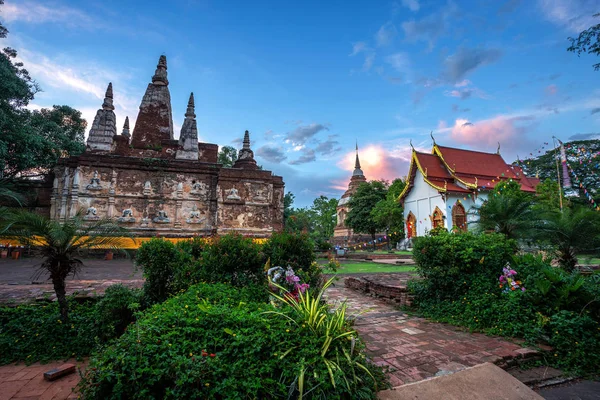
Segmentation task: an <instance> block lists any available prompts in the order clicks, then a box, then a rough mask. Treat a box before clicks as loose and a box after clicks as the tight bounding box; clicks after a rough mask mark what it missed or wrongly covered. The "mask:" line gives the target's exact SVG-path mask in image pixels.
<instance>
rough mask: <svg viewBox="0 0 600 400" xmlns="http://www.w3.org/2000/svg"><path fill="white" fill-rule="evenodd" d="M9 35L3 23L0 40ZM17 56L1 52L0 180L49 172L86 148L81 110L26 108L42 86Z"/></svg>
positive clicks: (9, 52) (8, 50)
mask: <svg viewBox="0 0 600 400" xmlns="http://www.w3.org/2000/svg"><path fill="white" fill-rule="evenodd" d="M1 4H3V1H0V5H1ZM7 33H8V30H7V29H6V28H5V27H4V26H2V25H1V24H0V38H4V37H6V35H7ZM16 56H17V52H16V51H15V50H14V49H11V48H8V47H7V48H5V49H4V50H3V51H2V52H0V178H14V177H15V176H23V175H30V174H32V173H33V174H44V173H48V172H49V171H50V170H51V169H52V167H54V165H56V162H57V160H58V158H59V157H61V156H69V155H77V154H79V153H81V152H82V151H83V150H84V149H85V147H84V145H83V140H84V132H85V127H86V122H85V120H83V119H82V118H81V113H80V112H79V111H76V110H74V109H72V108H70V107H67V106H54V107H53V108H52V109H42V110H40V111H30V110H27V109H26V108H25V106H27V105H28V104H29V102H30V101H31V100H32V99H33V97H34V95H35V94H36V93H37V92H38V91H39V87H38V85H37V84H36V83H35V81H34V80H33V79H32V78H31V76H30V75H29V72H28V71H27V70H26V69H25V68H24V67H23V63H20V62H16V61H15V58H16Z"/></svg>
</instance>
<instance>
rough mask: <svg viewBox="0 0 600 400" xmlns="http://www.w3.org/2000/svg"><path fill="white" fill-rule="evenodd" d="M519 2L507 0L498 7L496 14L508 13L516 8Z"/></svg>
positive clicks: (517, 0)
mask: <svg viewBox="0 0 600 400" xmlns="http://www.w3.org/2000/svg"><path fill="white" fill-rule="evenodd" d="M520 4H521V0H507V1H506V2H505V3H504V4H502V5H501V6H500V8H498V14H509V13H511V12H513V11H515V10H516V9H517V7H519V5H520Z"/></svg>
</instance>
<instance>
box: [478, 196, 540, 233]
mask: <svg viewBox="0 0 600 400" xmlns="http://www.w3.org/2000/svg"><path fill="white" fill-rule="evenodd" d="M533 204H534V203H533V201H532V200H531V199H530V198H528V197H524V196H490V198H489V199H487V200H486V201H485V202H483V204H480V205H475V206H473V207H472V208H471V210H470V211H469V213H470V214H471V215H475V216H476V218H477V221H476V222H475V223H476V225H477V226H478V228H479V230H481V231H493V232H497V233H502V234H504V235H505V236H506V237H507V238H509V239H520V238H524V237H527V236H528V234H529V233H530V232H531V230H532V228H533V227H534V226H535V224H536V223H535V222H536V221H537V220H538V219H539V218H538V216H537V213H536V211H535V209H534V208H533Z"/></svg>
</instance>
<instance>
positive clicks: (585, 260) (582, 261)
mask: <svg viewBox="0 0 600 400" xmlns="http://www.w3.org/2000/svg"><path fill="white" fill-rule="evenodd" d="M577 263H578V264H579V265H600V258H595V257H592V258H589V257H586V256H579V257H577Z"/></svg>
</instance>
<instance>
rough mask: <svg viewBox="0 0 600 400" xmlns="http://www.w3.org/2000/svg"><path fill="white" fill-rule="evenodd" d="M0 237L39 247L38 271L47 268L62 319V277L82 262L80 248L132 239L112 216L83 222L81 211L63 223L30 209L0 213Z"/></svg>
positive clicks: (117, 244)
mask: <svg viewBox="0 0 600 400" xmlns="http://www.w3.org/2000/svg"><path fill="white" fill-rule="evenodd" d="M0 217H1V218H0V236H1V237H4V238H8V239H12V240H16V241H19V242H20V243H21V244H22V245H25V246H34V247H39V248H40V249H41V252H42V257H43V258H44V261H43V262H42V264H41V266H40V270H41V271H44V270H45V271H48V272H49V273H50V279H51V280H52V284H53V286H54V291H55V292H56V298H57V301H58V304H59V308H60V314H61V318H62V320H63V321H64V322H67V321H68V318H69V310H68V304H67V298H66V285H65V279H66V278H67V276H69V274H75V273H76V272H77V271H78V270H79V269H80V268H81V267H82V266H83V261H82V260H81V259H79V258H78V255H79V253H80V251H81V250H85V249H110V250H117V251H124V250H121V248H122V247H124V245H125V241H127V240H133V239H131V236H130V235H129V234H128V232H127V231H126V230H125V229H123V228H122V227H120V226H119V225H117V224H116V223H115V222H114V221H113V220H111V219H99V220H97V221H86V220H84V219H83V216H82V214H81V213H77V214H76V215H75V216H74V217H73V218H69V219H67V220H66V221H64V222H63V223H61V222H59V221H55V220H51V219H49V218H47V217H45V216H42V215H39V214H35V213H32V212H28V211H24V210H18V211H8V212H3V213H0Z"/></svg>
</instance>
